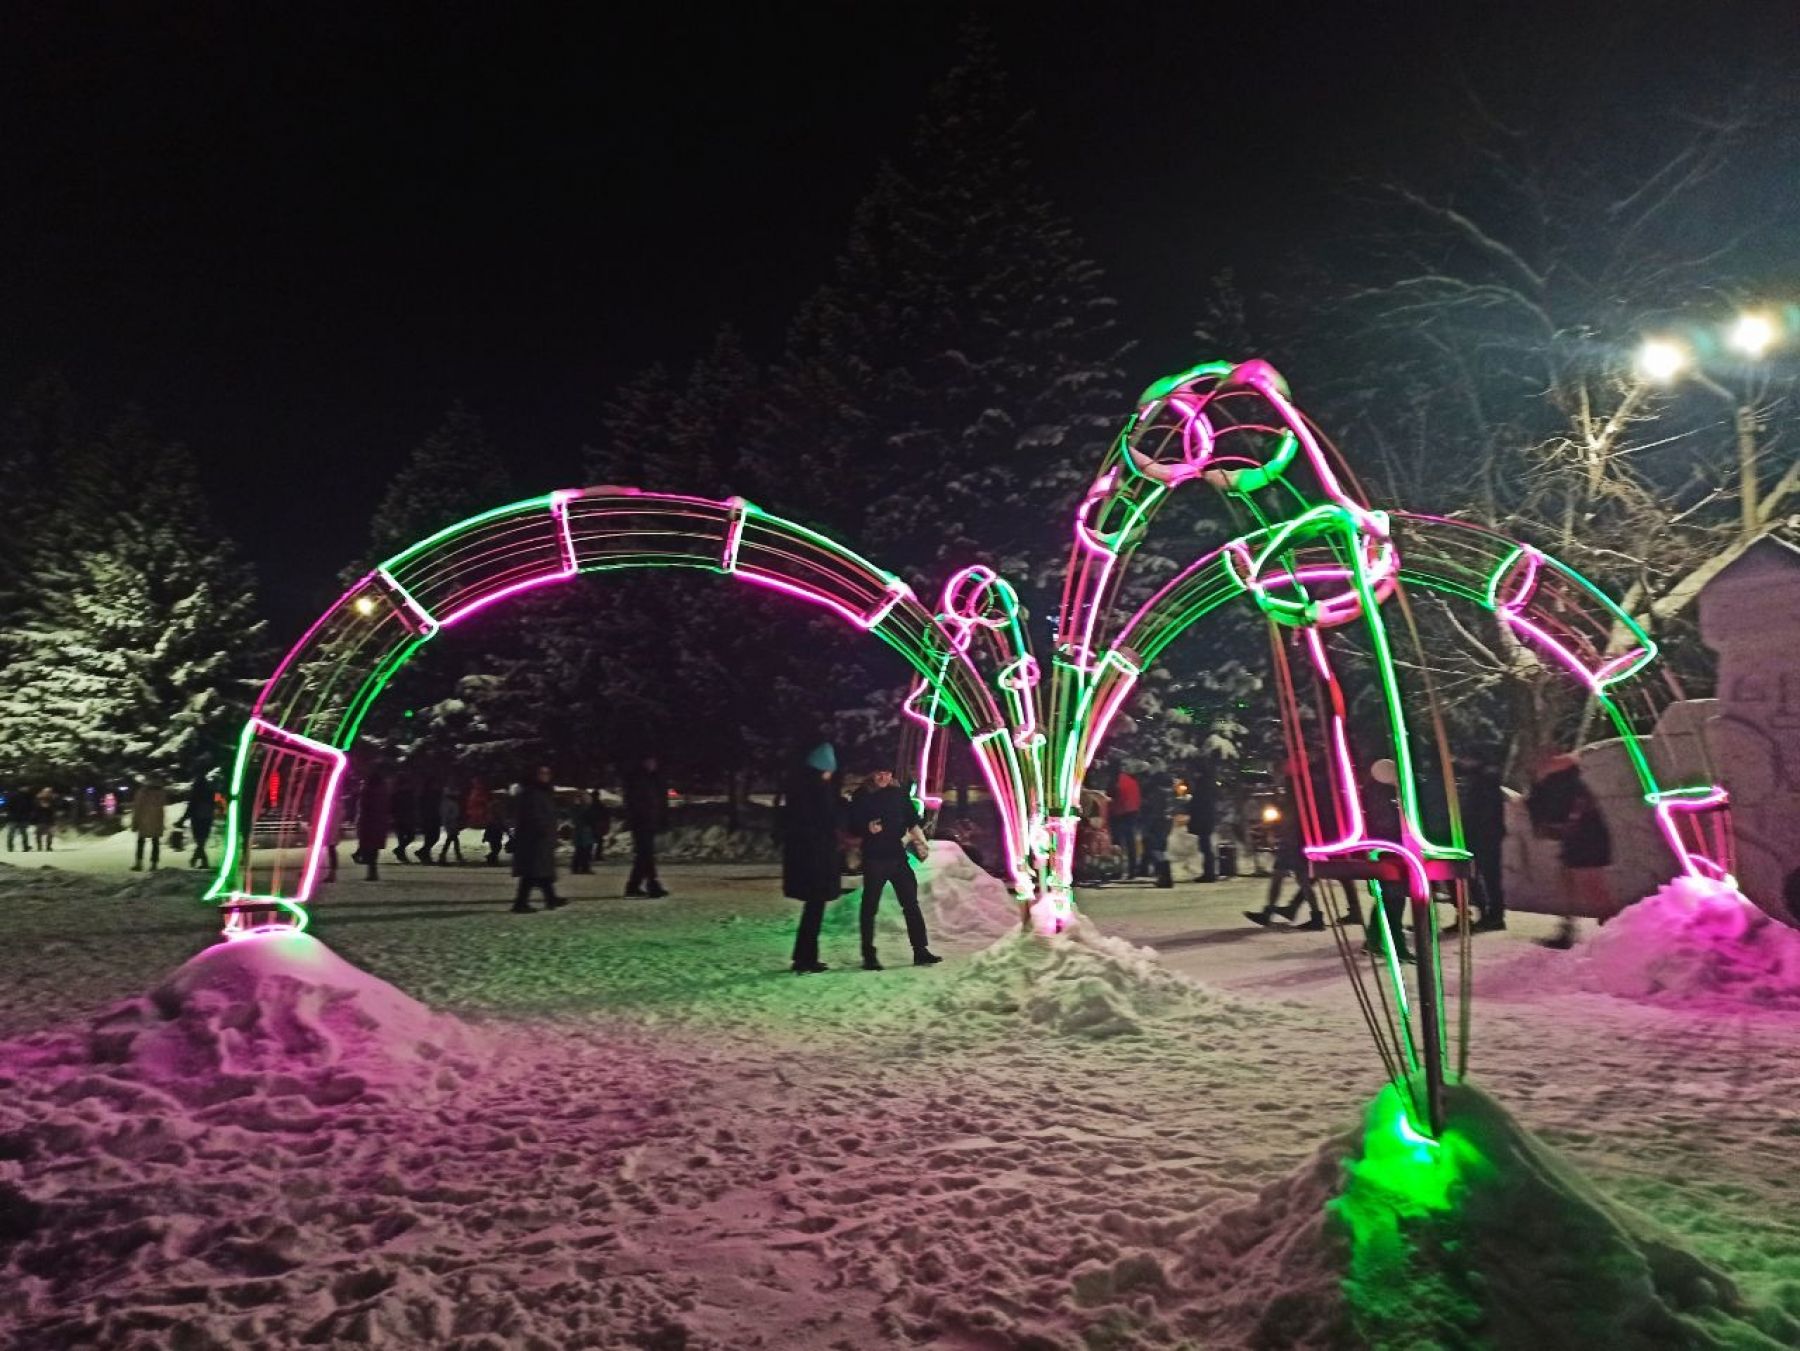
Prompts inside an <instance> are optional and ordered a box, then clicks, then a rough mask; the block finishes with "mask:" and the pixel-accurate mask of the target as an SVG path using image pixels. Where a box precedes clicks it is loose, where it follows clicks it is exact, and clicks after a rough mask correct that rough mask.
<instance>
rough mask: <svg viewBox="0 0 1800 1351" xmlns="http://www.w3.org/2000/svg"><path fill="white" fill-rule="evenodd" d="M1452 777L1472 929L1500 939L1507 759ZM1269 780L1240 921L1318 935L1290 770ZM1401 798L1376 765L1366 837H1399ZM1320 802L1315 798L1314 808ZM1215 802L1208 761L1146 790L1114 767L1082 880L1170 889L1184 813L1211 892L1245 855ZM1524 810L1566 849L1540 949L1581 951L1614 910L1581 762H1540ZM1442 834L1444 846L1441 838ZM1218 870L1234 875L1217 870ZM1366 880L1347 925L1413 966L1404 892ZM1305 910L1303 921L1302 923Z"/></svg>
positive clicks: (1484, 761) (1606, 841)
mask: <svg viewBox="0 0 1800 1351" xmlns="http://www.w3.org/2000/svg"><path fill="white" fill-rule="evenodd" d="M1455 769H1456V777H1457V802H1458V808H1459V818H1460V823H1461V833H1462V840H1463V845H1464V847H1465V848H1466V849H1467V851H1468V853H1469V856H1470V857H1469V861H1468V864H1467V866H1466V886H1467V895H1468V899H1469V904H1470V906H1471V909H1472V912H1473V913H1472V922H1471V928H1472V930H1473V931H1474V932H1477V933H1486V932H1493V931H1496V930H1502V929H1505V928H1506V901H1505V884H1504V879H1503V877H1502V869H1501V850H1502V845H1503V843H1504V840H1505V837H1506V800H1507V793H1506V789H1505V788H1504V787H1503V785H1502V781H1501V764H1500V755H1499V753H1498V751H1497V750H1495V749H1493V748H1489V747H1477V748H1475V749H1473V750H1471V751H1470V752H1468V753H1466V754H1464V755H1461V756H1459V757H1458V758H1457V760H1456V762H1455ZM1269 777H1270V780H1271V787H1270V789H1269V791H1268V793H1267V795H1266V797H1265V799H1264V800H1263V801H1262V802H1261V804H1260V812H1256V813H1246V812H1245V811H1244V810H1243V808H1240V817H1243V816H1251V817H1253V819H1247V820H1241V821H1240V824H1239V830H1240V832H1241V833H1243V834H1244V835H1245V836H1246V837H1247V838H1246V840H1245V844H1246V845H1248V847H1249V848H1250V849H1251V850H1252V851H1253V852H1260V853H1262V854H1263V855H1265V856H1266V858H1267V860H1268V889H1267V892H1266V895H1265V898H1264V902H1263V905H1262V907H1261V908H1260V909H1257V910H1247V911H1245V912H1244V917H1245V919H1247V920H1249V921H1250V922H1251V923H1253V924H1256V925H1259V926H1261V927H1263V928H1274V927H1286V928H1293V929H1298V930H1322V929H1324V928H1325V927H1326V919H1325V914H1324V909H1323V907H1322V906H1321V904H1320V896H1319V891H1320V888H1321V887H1322V886H1323V885H1325V884H1324V883H1322V882H1319V881H1316V880H1315V879H1314V878H1313V877H1312V875H1311V871H1312V870H1311V869H1310V868H1309V866H1308V863H1307V859H1306V857H1305V853H1304V848H1303V845H1304V840H1303V830H1302V820H1301V812H1300V810H1299V809H1298V806H1297V803H1296V780H1295V778H1294V770H1293V766H1292V765H1291V764H1287V763H1284V764H1282V765H1279V766H1275V767H1273V768H1272V769H1271V772H1270V776H1269ZM1177 787H1185V789H1186V801H1185V804H1182V803H1181V802H1180V801H1179V800H1178V798H1177V797H1176V795H1175V790H1176V789H1177ZM1396 793H1397V771H1396V769H1395V766H1394V762H1393V761H1392V760H1389V759H1377V760H1374V761H1373V762H1371V763H1370V765H1369V768H1368V771H1367V774H1366V778H1365V781H1364V782H1363V783H1362V784H1361V785H1360V794H1359V796H1360V801H1361V806H1362V810H1363V813H1364V822H1363V826H1364V831H1365V833H1366V834H1367V835H1369V836H1370V837H1371V838H1374V839H1387V840H1399V839H1400V838H1402V832H1401V828H1400V808H1399V803H1398V800H1397V797H1396ZM1322 796H1323V795H1322V794H1316V795H1315V799H1314V800H1315V802H1316V801H1318V800H1320V799H1321V798H1322ZM1218 797H1219V787H1218V783H1217V779H1216V777H1215V774H1214V772H1213V769H1212V767H1211V766H1210V765H1209V764H1207V763H1205V762H1202V763H1199V764H1196V765H1194V766H1191V767H1190V768H1189V769H1188V770H1187V771H1186V773H1185V774H1184V775H1183V776H1182V779H1181V780H1178V779H1176V778H1175V776H1173V775H1170V774H1166V773H1157V774H1152V775H1150V776H1148V778H1147V779H1146V780H1144V781H1141V782H1140V780H1139V778H1138V777H1137V776H1136V775H1134V774H1132V773H1131V772H1130V771H1129V770H1128V769H1125V768H1117V769H1114V770H1113V771H1112V772H1111V774H1110V776H1108V778H1107V779H1106V780H1104V781H1103V782H1102V783H1101V784H1098V785H1096V786H1095V787H1093V788H1091V789H1090V790H1089V791H1088V792H1087V793H1085V794H1084V805H1083V815H1082V822H1081V830H1080V834H1079V836H1078V847H1077V853H1078V859H1077V865H1076V878H1077V881H1078V882H1082V883H1084V884H1087V885H1104V884H1105V883H1106V882H1108V881H1111V880H1130V879H1133V878H1140V877H1148V878H1150V879H1152V881H1153V885H1155V886H1159V887H1168V886H1172V885H1173V884H1174V883H1173V879H1172V877H1171V873H1170V865H1169V853H1168V841H1169V837H1170V833H1171V831H1172V830H1173V829H1174V828H1175V826H1176V822H1177V821H1178V820H1180V814H1181V809H1182V806H1183V805H1185V815H1186V819H1185V822H1184V823H1183V824H1184V826H1185V829H1186V830H1187V831H1188V832H1189V833H1191V834H1192V835H1193V837H1194V842H1195V852H1196V855H1197V857H1198V860H1199V864H1200V870H1201V871H1200V876H1199V877H1198V878H1197V879H1195V880H1197V881H1199V882H1202V883H1206V882H1214V881H1216V880H1218V879H1219V877H1220V876H1222V875H1228V874H1229V873H1230V872H1232V871H1234V870H1235V866H1234V865H1235V855H1236V850H1237V847H1238V845H1237V842H1236V841H1235V840H1232V839H1227V840H1225V841H1223V842H1221V840H1220V838H1219V835H1220V825H1221V822H1220V819H1219V810H1218V806H1219V804H1218ZM1525 808H1526V815H1527V817H1528V819H1529V820H1530V822H1531V830H1532V833H1533V834H1534V835H1536V836H1538V837H1539V838H1542V839H1546V840H1554V841H1556V842H1557V843H1558V845H1559V853H1558V858H1559V864H1560V867H1559V873H1558V885H1559V888H1560V893H1561V896H1562V905H1563V911H1564V913H1563V917H1562V922H1561V924H1560V926H1559V928H1558V930H1557V932H1556V934H1555V935H1554V936H1553V937H1551V938H1549V939H1546V940H1544V941H1545V943H1546V944H1547V945H1549V946H1553V947H1568V946H1570V945H1571V944H1572V943H1573V942H1574V941H1575V938H1576V932H1577V918H1578V917H1579V916H1591V917H1593V918H1596V919H1598V920H1600V921H1601V922H1604V921H1605V919H1606V918H1607V917H1608V916H1610V915H1611V914H1612V913H1613V912H1614V910H1615V909H1616V906H1615V903H1614V900H1613V898H1612V897H1611V896H1610V895H1609V894H1608V890H1607V878H1606V869H1607V867H1608V866H1609V865H1610V864H1611V862H1612V848H1611V840H1610V835H1609V833H1608V830H1607V825H1606V819H1605V815H1604V813H1603V812H1602V811H1601V809H1600V806H1599V803H1598V801H1597V800H1596V799H1595V797H1594V795H1593V793H1592V792H1591V791H1590V790H1589V789H1588V787H1587V785H1586V783H1585V782H1584V781H1583V780H1582V778H1581V772H1580V769H1579V766H1578V764H1577V762H1576V760H1575V757H1573V756H1571V755H1566V754H1560V753H1555V752H1545V753H1542V754H1540V755H1539V756H1538V757H1536V759H1535V760H1534V761H1533V767H1532V786H1531V788H1530V790H1529V792H1528V793H1527V794H1526V796H1525ZM1315 810H1317V808H1316V807H1315ZM1325 810H1327V811H1329V810H1330V809H1329V808H1326V809H1325ZM1438 833H1439V835H1440V837H1441V836H1442V833H1443V832H1442V831H1439V832H1438ZM1222 860H1223V861H1224V862H1225V863H1227V864H1231V865H1233V866H1221V862H1222ZM1360 880H1362V881H1365V882H1366V885H1367V894H1368V895H1369V897H1370V898H1371V899H1372V900H1373V901H1374V902H1375V904H1374V905H1373V906H1371V907H1370V911H1369V915H1368V917H1367V918H1366V919H1365V915H1364V907H1363V905H1362V895H1363V893H1362V892H1361V891H1359V889H1358V888H1357V887H1356V886H1353V885H1346V886H1345V891H1344V894H1345V917H1346V921H1347V922H1348V923H1350V924H1353V925H1356V926H1359V927H1363V928H1365V930H1366V932H1367V934H1368V939H1367V941H1368V945H1369V947H1370V950H1371V951H1376V952H1385V951H1387V950H1388V949H1389V948H1392V950H1393V952H1394V954H1395V956H1396V957H1398V958H1399V959H1400V960H1403V961H1411V960H1413V954H1412V952H1411V949H1410V946H1409V944H1408V942H1407V939H1406V921H1407V918H1408V908H1407V905H1406V890H1405V887H1404V885H1403V883H1401V882H1400V881H1398V880H1396V879H1392V878H1381V877H1375V878H1368V879H1360ZM1290 888H1291V892H1290ZM1438 893H1439V894H1438V899H1440V900H1445V901H1449V900H1452V899H1453V898H1454V897H1453V891H1452V888H1451V887H1450V886H1449V885H1448V884H1447V883H1446V884H1441V885H1440V886H1439V887H1438ZM1303 909H1304V910H1305V912H1306V918H1305V919H1304V920H1302V919H1300V912H1301V911H1302V910H1303ZM1278 921H1279V925H1278Z"/></svg>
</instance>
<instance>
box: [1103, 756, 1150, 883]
mask: <svg viewBox="0 0 1800 1351" xmlns="http://www.w3.org/2000/svg"><path fill="white" fill-rule="evenodd" d="M1143 806H1144V794H1143V790H1142V789H1141V788H1139V787H1138V781H1137V778H1136V777H1135V776H1134V775H1132V774H1130V773H1129V772H1127V771H1126V770H1123V769H1121V770H1120V771H1119V776H1118V778H1117V779H1115V780H1114V781H1113V792H1112V814H1111V815H1110V816H1109V817H1108V818H1107V826H1108V828H1109V829H1110V830H1111V831H1112V837H1113V843H1114V844H1116V845H1118V846H1119V848H1121V849H1123V850H1124V851H1125V876H1127V877H1139V876H1142V875H1143V874H1145V873H1147V872H1149V871H1150V870H1149V869H1148V868H1146V867H1144V866H1143V865H1144V859H1143V857H1142V854H1141V852H1140V851H1139V849H1138V842H1139V838H1140V835H1139V831H1138V813H1139V812H1140V811H1142V810H1143Z"/></svg>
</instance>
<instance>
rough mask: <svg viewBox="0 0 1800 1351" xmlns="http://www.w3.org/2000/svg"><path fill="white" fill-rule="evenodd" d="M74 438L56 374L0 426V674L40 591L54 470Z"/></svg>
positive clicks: (69, 405) (67, 400)
mask: <svg viewBox="0 0 1800 1351" xmlns="http://www.w3.org/2000/svg"><path fill="white" fill-rule="evenodd" d="M75 438H76V421H75V400H74V396H73V395H72V394H71V393H70V392H69V387H68V385H67V384H66V383H64V382H63V380H62V379H61V378H60V377H58V376H55V375H48V376H44V377H42V378H40V379H38V380H36V381H34V382H33V383H32V384H31V385H29V386H28V387H27V388H26V390H25V392H24V394H23V396H22V397H21V398H20V400H19V402H18V404H17V406H16V407H15V408H14V409H13V410H12V412H11V414H10V415H9V416H8V417H7V419H6V421H5V423H4V424H3V425H0V670H5V669H8V668H9V667H10V665H11V663H12V661H13V660H14V655H15V653H14V647H15V644H16V642H17V639H18V633H17V630H18V626H19V625H21V624H23V623H24V621H25V619H26V618H27V616H28V614H29V613H30V610H31V608H32V605H33V602H34V600H35V597H36V596H37V594H38V593H39V592H40V591H41V590H42V589H43V583H42V579H40V578H39V577H38V575H37V573H38V566H39V558H40V554H41V551H42V550H43V549H44V547H45V546H46V544H47V543H48V541H49V540H50V539H51V538H52V534H51V524H52V518H53V517H54V516H55V514H56V513H55V500H56V498H55V493H56V471H57V468H58V466H59V465H60V463H61V462H62V461H63V459H64V458H65V457H66V456H67V455H68V454H69V452H70V450H71V448H72V447H73V445H74V442H75Z"/></svg>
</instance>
